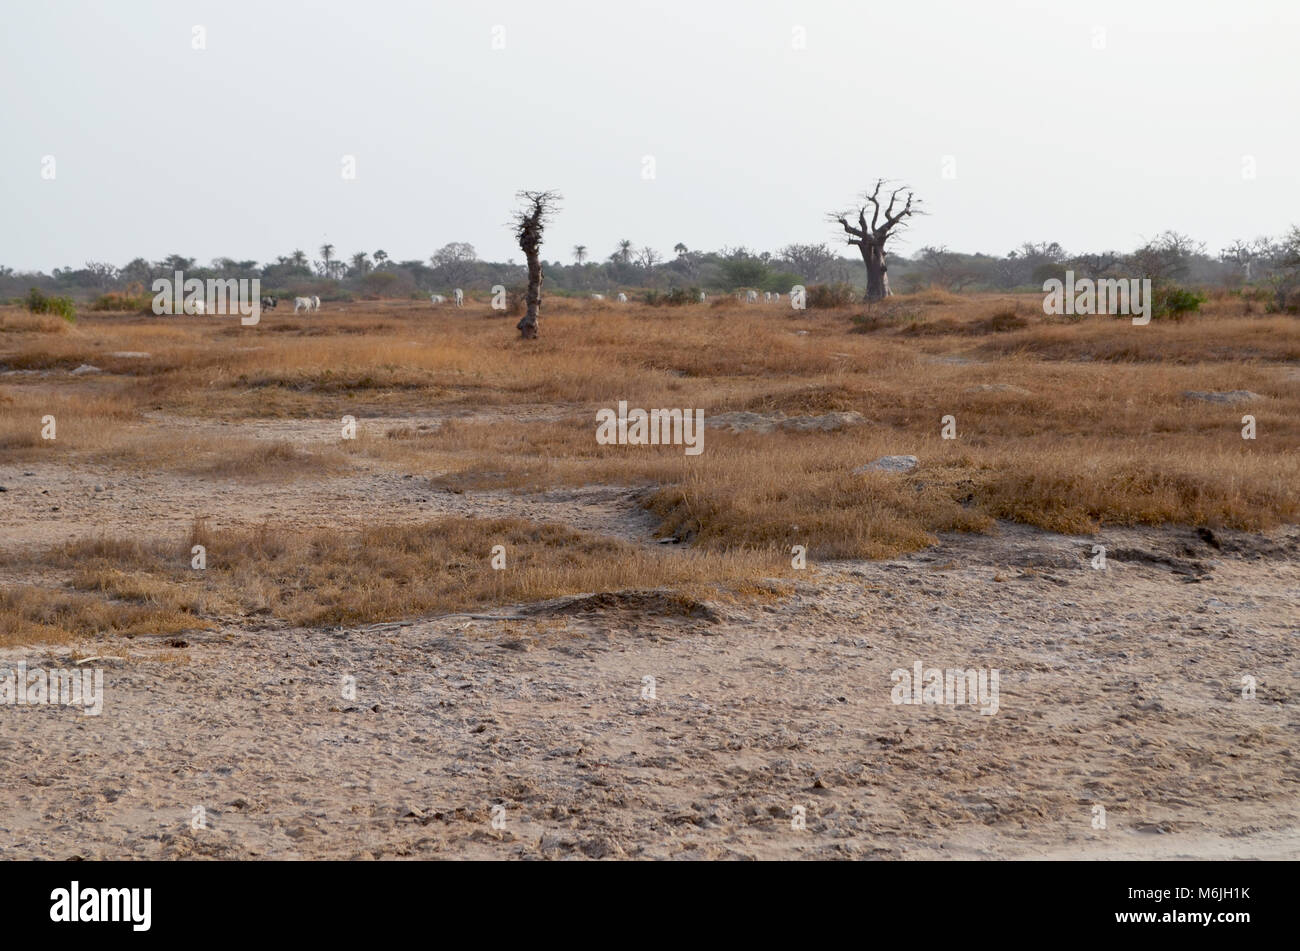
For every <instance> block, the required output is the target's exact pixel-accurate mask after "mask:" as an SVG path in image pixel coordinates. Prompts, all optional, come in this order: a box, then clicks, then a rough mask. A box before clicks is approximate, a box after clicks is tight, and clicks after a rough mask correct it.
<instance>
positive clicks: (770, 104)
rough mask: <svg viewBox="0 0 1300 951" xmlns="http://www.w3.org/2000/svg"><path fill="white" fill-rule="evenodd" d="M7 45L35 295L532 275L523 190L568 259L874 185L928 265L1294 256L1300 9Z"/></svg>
mask: <svg viewBox="0 0 1300 951" xmlns="http://www.w3.org/2000/svg"><path fill="white" fill-rule="evenodd" d="M195 25H202V26H203V27H205V29H206V49H203V50H196V49H194V48H192V36H193V33H192V29H193V27H194V26H195ZM497 26H500V27H503V28H504V42H505V48H504V49H493V48H492V40H493V30H494V27H497ZM0 27H2V32H0V47H2V48H0V54H2V55H0V89H3V92H2V93H0V130H2V132H0V264H6V265H9V266H12V267H15V268H19V269H27V268H41V269H44V270H49V269H51V268H53V267H55V266H67V265H74V266H80V265H81V264H82V263H84V262H85V261H86V260H92V259H93V260H103V261H110V262H112V263H115V264H119V265H120V264H123V263H125V262H126V261H127V260H129V259H130V258H132V257H134V256H137V255H140V256H144V257H147V258H149V259H151V260H154V259H158V258H161V257H163V256H165V255H166V254H169V253H172V252H176V253H181V254H185V255H189V256H194V257H197V258H199V260H200V261H203V262H206V261H208V260H210V259H211V258H213V257H216V256H221V255H228V256H230V257H235V258H256V259H258V260H259V261H266V260H271V259H273V258H274V256H275V255H276V254H287V253H289V252H290V251H291V250H293V249H294V248H295V247H301V248H303V249H304V250H306V251H308V252H309V253H310V254H311V255H312V256H313V257H315V254H316V248H317V247H318V246H319V245H320V244H321V243H322V242H324V241H329V242H331V243H333V244H334V245H336V249H337V252H338V253H339V254H341V255H344V256H346V255H350V254H351V253H352V252H354V251H358V250H365V251H374V250H375V249H376V248H383V249H385V250H386V251H388V252H389V254H390V255H391V256H392V257H394V258H398V259H402V258H416V257H418V258H427V257H428V256H429V254H431V253H432V252H433V251H434V250H436V249H437V248H438V247H440V246H441V245H443V244H445V243H447V242H448V241H469V242H471V243H472V244H473V245H474V246H475V247H476V248H477V249H478V251H479V253H480V255H481V256H482V257H484V258H488V259H495V260H504V259H506V258H509V257H513V258H515V259H517V260H518V259H520V258H521V257H522V255H520V253H519V252H518V250H517V249H516V248H514V247H513V245H512V244H511V240H510V235H509V232H508V231H507V229H506V228H505V227H504V225H505V223H506V221H507V220H508V216H509V212H510V210H511V208H512V206H513V194H514V192H515V191H516V190H517V189H520V188H553V189H557V190H559V191H561V192H563V193H564V196H565V202H564V208H563V211H562V213H561V214H560V216H559V217H558V218H557V220H556V222H555V224H554V225H553V227H552V229H551V231H550V232H549V233H548V240H547V243H546V246H545V249H544V251H543V257H544V258H546V259H548V260H551V259H556V258H560V259H564V260H569V259H570V256H571V253H570V249H571V248H572V246H573V245H574V244H578V243H582V244H585V245H587V246H588V247H589V248H590V249H591V251H592V253H593V256H596V257H603V256H605V255H607V254H608V253H609V252H610V251H612V250H613V249H614V247H615V245H616V243H617V241H618V240H619V239H620V238H630V239H631V240H632V241H633V242H634V243H635V244H636V245H637V246H638V247H640V246H642V245H647V244H648V245H650V246H652V247H655V248H656V249H658V250H659V251H660V252H661V253H664V254H665V255H666V254H668V253H670V251H671V248H672V246H673V245H674V244H675V243H676V242H678V241H682V242H684V243H685V244H687V245H688V246H689V247H691V248H702V249H714V248H718V247H721V246H723V245H740V244H743V245H747V246H749V247H750V248H752V249H755V250H775V249H777V248H779V247H780V246H782V245H784V244H787V243H790V242H794V241H822V240H830V239H831V238H832V237H833V235H834V231H833V229H832V228H831V227H830V226H829V225H827V224H825V222H824V221H823V216H824V212H826V211H827V210H829V209H831V208H835V207H839V206H843V205H845V204H846V203H847V202H848V201H849V200H850V199H851V198H852V197H853V196H854V195H855V194H856V193H858V192H860V191H861V190H862V189H863V188H864V187H866V186H867V185H868V184H869V183H870V182H871V181H872V180H873V179H874V178H875V177H877V176H885V177H890V178H899V179H905V180H906V181H908V182H909V183H910V184H911V185H913V186H914V188H915V189H916V191H917V192H918V194H919V195H920V196H921V197H923V198H924V199H925V200H926V204H927V207H928V210H929V212H930V216H929V217H927V218H924V219H921V220H919V221H918V222H917V224H916V225H915V226H914V228H913V230H912V233H911V236H910V240H909V243H908V244H906V245H902V246H899V247H898V248H897V249H896V250H898V251H901V252H904V253H910V252H913V251H915V250H916V249H917V248H918V247H920V246H921V245H924V244H946V245H948V246H949V247H950V248H952V249H954V250H966V251H976V250H982V251H987V252H1004V251H1006V250H1008V249H1010V248H1011V247H1014V246H1015V245H1017V244H1019V243H1020V242H1022V241H1025V240H1056V241H1060V242H1061V243H1062V244H1063V245H1064V246H1065V247H1066V248H1068V249H1070V250H1084V249H1100V248H1103V247H1118V248H1120V249H1128V248H1131V247H1134V246H1136V245H1137V244H1138V243H1140V241H1141V240H1142V239H1143V238H1145V237H1150V236H1152V235H1154V234H1155V233H1157V232H1159V231H1161V230H1163V229H1166V228H1174V229H1177V230H1180V231H1185V232H1189V233H1190V234H1192V235H1193V236H1194V237H1197V238H1199V239H1201V240H1204V241H1207V242H1208V243H1209V244H1210V247H1211V250H1217V249H1218V248H1220V247H1222V246H1223V245H1224V244H1226V243H1228V242H1229V241H1230V240H1231V239H1233V238H1237V237H1243V238H1251V237H1255V236H1257V235H1259V234H1264V233H1267V234H1276V233H1279V232H1281V231H1283V230H1284V229H1285V228H1286V227H1288V226H1289V225H1290V224H1292V223H1300V121H1297V107H1298V106H1300V67H1297V65H1296V63H1297V60H1296V55H1297V54H1296V49H1297V46H1298V45H1300V3H1297V2H1296V0H1233V2H1204V0H1146V2H1143V0H1123V2H1109V0H1101V2H1097V0H1089V2H1079V0H1060V2H1052V0H1039V2H1028V0H1024V2H1010V0H1005V2H1002V0H986V2H978V3H976V2H967V0H929V2H927V0H909V2H880V0H798V2H777V0H743V2H742V0H737V2H722V0H708V2H703V0H691V2H679V0H659V2H653V3H652V2H628V0H620V2H618V3H610V2H608V0H606V2H590V3H581V2H576V0H572V2H571V0H558V2H557V0H530V2H516V0H500V2H491V0H488V2H484V0H478V2H468V0H466V2H460V0H441V2H440V0H422V2H398V0H391V2H386V0H369V2H364V3H362V2H347V3H345V2H336V0H320V2H283V0H258V2H247V0H214V2H184V0H181V2H176V0H169V2H162V0H157V2H155V0H119V2H113V3H108V2H99V3H90V2H78V0H54V2H48V3H45V2H43V3H36V2H26V3H22V4H20V5H13V6H9V7H8V8H7V9H6V10H5V11H4V13H3V14H2V15H0ZM798 29H801V30H802V35H803V36H805V37H806V45H805V47H804V48H802V49H799V48H795V46H796V39H797V30H798ZM1097 31H1103V32H1101V33H1099V32H1097ZM497 35H501V34H500V33H498V34H497ZM1098 43H1100V44H1101V46H1102V48H1100V49H1099V48H1095V46H1096V45H1097V44H1098ZM345 155H353V156H355V158H356V178H355V180H352V181H346V180H344V179H343V177H342V175H341V168H342V160H343V156H345ZM647 155H651V156H654V159H655V178H654V179H653V180H646V179H644V178H643V177H642V168H643V164H642V160H643V157H644V156H647ZM44 156H53V157H54V160H55V165H54V169H55V178H54V179H53V180H43V179H42V177H41V171H42V160H43V157H44ZM945 156H951V157H952V158H953V160H954V162H955V171H956V177H955V178H945V177H944V175H943V172H944V157H945ZM1245 156H1251V157H1253V162H1254V168H1255V177H1253V178H1247V177H1244V176H1243V162H1244V161H1246V160H1245V159H1244V157H1245ZM853 250H854V249H846V251H853Z"/></svg>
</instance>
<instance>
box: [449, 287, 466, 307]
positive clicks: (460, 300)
mask: <svg viewBox="0 0 1300 951" xmlns="http://www.w3.org/2000/svg"><path fill="white" fill-rule="evenodd" d="M452 294H453V295H454V296H455V298H456V306H457V307H464V306H465V292H464V291H462V290H461V289H460V288H459V287H458V288H456V289H455V290H454V291H452Z"/></svg>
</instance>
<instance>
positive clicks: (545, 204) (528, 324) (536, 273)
mask: <svg viewBox="0 0 1300 951" xmlns="http://www.w3.org/2000/svg"><path fill="white" fill-rule="evenodd" d="M516 197H518V198H520V199H521V200H522V201H523V202H524V207H523V208H521V209H520V210H519V211H517V212H516V213H515V240H516V241H517V242H518V244H519V250H520V251H523V252H524V258H525V259H526V260H527V261H528V293H527V295H526V296H525V297H524V302H525V304H526V305H527V311H526V312H525V313H524V316H522V317H520V318H519V323H517V324H515V329H516V330H518V331H519V336H520V337H522V338H523V339H524V340H536V339H537V318H538V317H539V316H540V315H541V312H542V260H541V255H540V251H541V247H542V232H543V231H544V230H545V228H546V221H547V218H548V217H549V216H550V215H551V214H552V213H553V212H554V211H555V205H556V202H558V201H559V199H560V196H559V195H557V194H556V193H555V192H520V193H519V194H518V195H517V196H516Z"/></svg>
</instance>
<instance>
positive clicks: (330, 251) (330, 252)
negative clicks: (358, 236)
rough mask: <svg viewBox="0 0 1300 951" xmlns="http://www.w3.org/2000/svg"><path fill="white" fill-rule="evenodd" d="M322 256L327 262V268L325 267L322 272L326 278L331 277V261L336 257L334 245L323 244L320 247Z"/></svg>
mask: <svg viewBox="0 0 1300 951" xmlns="http://www.w3.org/2000/svg"><path fill="white" fill-rule="evenodd" d="M320 256H321V260H322V261H324V262H325V267H323V268H322V269H321V271H322V273H324V275H325V276H326V277H329V276H330V271H331V268H330V260H331V259H332V258H333V257H334V245H332V244H322V245H321V246H320Z"/></svg>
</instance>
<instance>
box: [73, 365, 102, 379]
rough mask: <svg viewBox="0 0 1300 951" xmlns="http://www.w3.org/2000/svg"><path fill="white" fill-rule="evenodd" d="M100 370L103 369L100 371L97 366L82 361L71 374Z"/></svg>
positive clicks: (81, 374)
mask: <svg viewBox="0 0 1300 951" xmlns="http://www.w3.org/2000/svg"><path fill="white" fill-rule="evenodd" d="M102 372H104V371H102V370H101V369H100V368H99V367H93V366H91V365H90V364H89V363H83V364H82V365H81V366H79V367H77V368H76V369H75V370H73V371H72V375H73V376H84V375H85V374H87V373H102Z"/></svg>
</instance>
